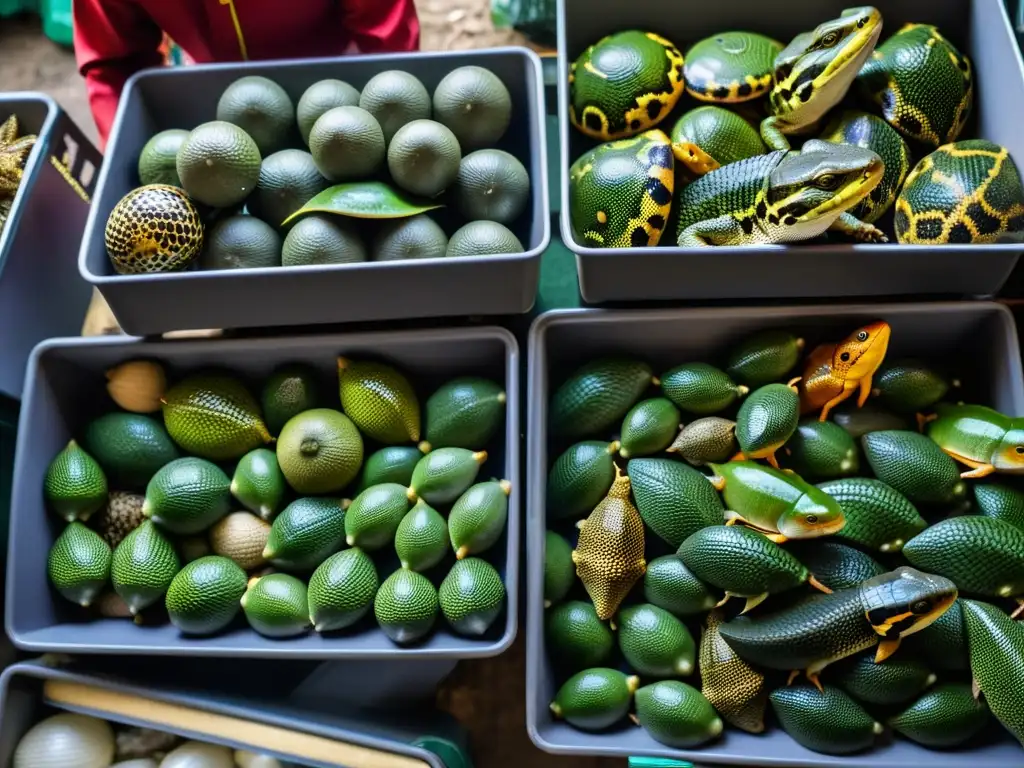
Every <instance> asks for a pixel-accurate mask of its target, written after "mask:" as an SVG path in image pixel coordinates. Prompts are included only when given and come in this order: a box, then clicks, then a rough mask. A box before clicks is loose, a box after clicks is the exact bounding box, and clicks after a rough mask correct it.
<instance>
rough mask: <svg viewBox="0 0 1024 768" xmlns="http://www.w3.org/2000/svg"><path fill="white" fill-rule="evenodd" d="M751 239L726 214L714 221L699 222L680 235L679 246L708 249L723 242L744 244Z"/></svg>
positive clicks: (732, 218)
mask: <svg viewBox="0 0 1024 768" xmlns="http://www.w3.org/2000/svg"><path fill="white" fill-rule="evenodd" d="M744 238H749V236H748V235H746V234H745V233H744V232H743V227H741V226H740V223H739V222H738V221H736V219H735V218H734V217H733V216H731V215H729V214H725V215H724V216H718V217H716V218H714V219H707V220H706V221H698V222H695V223H693V224H691V225H690V226H688V227H687V228H686V229H684V230H683V231H682V232H680V233H679V241H678V245H679V246H680V247H681V248H706V247H710V246H713V245H717V244H718V243H719V242H721V241H726V242H730V243H733V244H735V243H738V242H744Z"/></svg>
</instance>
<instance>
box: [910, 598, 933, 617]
mask: <svg viewBox="0 0 1024 768" xmlns="http://www.w3.org/2000/svg"><path fill="white" fill-rule="evenodd" d="M931 607H932V606H931V603H929V602H928V601H927V600H918V601H917V602H916V603H914V604H913V605H912V606H910V610H911V611H913V612H914V613H916V614H918V615H921V614H924V613H928V611H929V610H931Z"/></svg>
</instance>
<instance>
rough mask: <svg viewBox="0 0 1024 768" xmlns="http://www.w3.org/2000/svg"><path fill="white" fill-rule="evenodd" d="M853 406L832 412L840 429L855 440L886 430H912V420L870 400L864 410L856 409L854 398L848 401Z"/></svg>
mask: <svg viewBox="0 0 1024 768" xmlns="http://www.w3.org/2000/svg"><path fill="white" fill-rule="evenodd" d="M847 403H853V405H846V404H844V405H841V406H839V408H837V409H836V410H834V411H832V420H833V421H834V422H835V423H836V424H838V425H839V426H840V427H842V428H843V429H845V430H846V431H847V432H849V433H850V437H852V438H853V439H854V440H857V439H858V438H861V437H863V436H864V435H866V434H868V433H869V432H884V431H886V430H893V429H898V430H907V429H910V428H911V424H910V420H909V419H907V418H905V417H903V416H900V415H898V414H895V413H893V412H892V411H887V410H885V409H884V408H880V407H879V406H877V405H875V404H874V403H872V402H871V401H870V400H869V401H868V402H867V403H865V404H864V407H863V408H858V407H856V402H855V400H854V399H853V398H851V399H850V400H847Z"/></svg>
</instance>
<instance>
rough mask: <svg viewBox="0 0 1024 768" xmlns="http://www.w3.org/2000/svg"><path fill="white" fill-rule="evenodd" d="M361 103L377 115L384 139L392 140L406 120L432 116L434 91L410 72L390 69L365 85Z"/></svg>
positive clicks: (368, 110) (360, 104)
mask: <svg viewBox="0 0 1024 768" xmlns="http://www.w3.org/2000/svg"><path fill="white" fill-rule="evenodd" d="M359 106H360V107H362V108H363V109H365V110H366V111H367V112H369V113H370V114H371V115H373V116H374V117H375V118H377V122H379V123H380V127H381V129H383V131H384V140H385V141H386V142H390V141H391V137H392V136H394V135H395V134H396V133H397V132H398V129H399V128H401V127H402V126H403V125H405V124H406V123H409V122H412V121H413V120H422V119H425V118H429V117H430V94H428V93H427V89H426V88H424V87H423V83H421V82H420V81H419V80H417V79H416V78H415V77H413V76H412V75H410V74H409V73H408V72H402V71H400V70H397V69H390V70H387V71H385V72H380V73H379V74H376V75H374V76H373V77H371V78H370V80H369V82H367V83H366V85H364V86H363V91H362V93H361V94H359Z"/></svg>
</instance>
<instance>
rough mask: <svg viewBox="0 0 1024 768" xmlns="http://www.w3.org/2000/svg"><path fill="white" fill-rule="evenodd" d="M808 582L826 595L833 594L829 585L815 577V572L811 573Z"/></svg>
mask: <svg viewBox="0 0 1024 768" xmlns="http://www.w3.org/2000/svg"><path fill="white" fill-rule="evenodd" d="M807 583H808V584H810V585H811V586H812V587H814V588H815V589H817V590H819V591H821V592H824V593H825V594H826V595H831V594H832V590H831V589H830V588H829V587H826V586H825V585H824V584H822V583H821V582H820V581H818V580H817V579H816V578H815V577H814V574H811V575H810V576H808V577H807Z"/></svg>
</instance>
